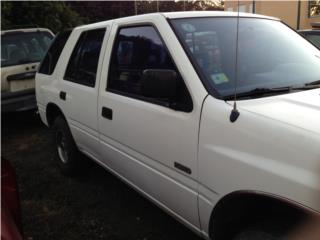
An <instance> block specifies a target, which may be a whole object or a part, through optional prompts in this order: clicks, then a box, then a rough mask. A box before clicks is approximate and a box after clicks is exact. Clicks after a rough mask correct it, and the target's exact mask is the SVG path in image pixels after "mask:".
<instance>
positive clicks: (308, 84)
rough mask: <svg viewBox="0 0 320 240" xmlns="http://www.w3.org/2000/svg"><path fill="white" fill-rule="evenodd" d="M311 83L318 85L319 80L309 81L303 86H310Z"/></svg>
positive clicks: (319, 83)
mask: <svg viewBox="0 0 320 240" xmlns="http://www.w3.org/2000/svg"><path fill="white" fill-rule="evenodd" d="M311 85H320V80H317V81H313V82H309V83H306V84H305V86H311Z"/></svg>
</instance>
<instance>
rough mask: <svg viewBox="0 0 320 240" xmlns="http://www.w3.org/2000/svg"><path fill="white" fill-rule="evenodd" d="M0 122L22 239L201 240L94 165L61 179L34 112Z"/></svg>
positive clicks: (46, 133) (46, 135) (45, 132)
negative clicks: (18, 202)
mask: <svg viewBox="0 0 320 240" xmlns="http://www.w3.org/2000/svg"><path fill="white" fill-rule="evenodd" d="M1 120H2V123H1V125H2V126H1V127H2V133H1V135H2V136H1V137H2V146H1V147H2V150H1V151H2V152H1V154H2V156H4V157H5V158H7V159H8V160H9V161H10V162H11V163H12V164H13V166H14V167H15V169H16V173H17V175H18V183H19V188H20V197H21V203H22V221H23V227H24V234H25V238H26V239H29V240H31V239H34V240H36V239H46V240H51V239H52V240H53V239H54V240H57V239H61V240H62V239H68V240H73V239H77V240H78V239H93V240H94V239H108V240H109V239H110V240H118V239H119V240H120V239H122V240H129V239H130V240H133V239H141V240H147V239H148V240H149V239H150V240H160V239H162V240H171V239H172V240H180V239H183V240H189V239H190V240H199V239H200V238H199V237H197V236H196V235H194V234H193V233H192V232H191V231H189V230H188V229H187V228H185V227H184V226H182V225H181V224H180V223H178V222H176V221H175V220H174V219H173V218H171V217H170V216H168V215H167V214H165V213H164V212H162V211H161V210H160V209H158V208H157V207H156V206H155V205H153V204H152V203H150V202H149V201H148V200H146V199H144V198H143V197H141V196H140V195H139V194H138V193H136V192H135V191H134V190H132V189H131V188H129V187H127V186H126V185H125V184H123V183H122V182H121V181H119V180H118V179H117V178H115V177H114V176H112V175H111V174H109V173H108V172H107V171H105V170H104V169H102V168H101V167H100V166H98V165H96V164H92V165H91V166H90V168H88V170H87V172H86V173H85V174H84V175H82V176H80V177H78V178H67V177H64V176H62V175H61V174H60V172H59V169H58V168H57V166H56V164H55V162H54V161H53V156H54V148H53V144H52V141H51V138H50V132H49V130H48V129H47V128H46V127H45V126H44V125H43V124H42V123H41V121H40V119H39V117H38V115H36V114H35V113H33V112H25V113H14V114H9V115H8V114H6V115H2V117H1ZM173 197H174V196H173Z"/></svg>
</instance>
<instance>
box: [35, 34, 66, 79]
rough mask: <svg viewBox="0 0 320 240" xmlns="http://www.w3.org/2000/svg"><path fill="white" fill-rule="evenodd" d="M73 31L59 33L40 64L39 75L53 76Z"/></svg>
mask: <svg viewBox="0 0 320 240" xmlns="http://www.w3.org/2000/svg"><path fill="white" fill-rule="evenodd" d="M71 32H72V30H68V31H65V32H61V33H59V34H58V35H57V36H56V37H55V39H54V40H53V42H52V44H51V46H50V48H49V50H48V51H47V53H46V56H45V57H44V59H43V61H42V63H41V64H40V68H39V73H42V74H47V75H51V74H52V73H53V71H54V69H55V67H56V65H57V62H58V59H59V57H60V54H61V52H62V50H63V48H64V45H65V44H66V42H67V40H68V38H69V36H70V34H71Z"/></svg>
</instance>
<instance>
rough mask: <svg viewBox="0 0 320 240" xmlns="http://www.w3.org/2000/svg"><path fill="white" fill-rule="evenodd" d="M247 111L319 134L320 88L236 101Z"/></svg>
mask: <svg viewBox="0 0 320 240" xmlns="http://www.w3.org/2000/svg"><path fill="white" fill-rule="evenodd" d="M237 105H238V107H239V110H240V114H241V111H242V110H245V111H249V112H251V113H255V114H258V115H262V116H264V117H267V118H271V119H273V120H275V121H280V122H283V123H286V124H289V125H292V126H295V127H298V128H301V129H304V130H306V131H309V132H313V133H315V134H320V88H317V89H313V90H306V91H301V92H296V93H290V94H284V95H278V96H272V97H265V98H259V99H252V100H244V101H239V102H237Z"/></svg>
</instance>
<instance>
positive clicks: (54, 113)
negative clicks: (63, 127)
mask: <svg viewBox="0 0 320 240" xmlns="http://www.w3.org/2000/svg"><path fill="white" fill-rule="evenodd" d="M58 116H62V117H63V118H64V119H66V118H65V116H64V114H63V112H62V110H61V108H60V107H59V106H58V105H57V104H55V103H52V102H50V103H48V104H47V107H46V118H47V123H48V126H49V127H51V126H52V124H53V122H54V120H55V119H56V117H58Z"/></svg>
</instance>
